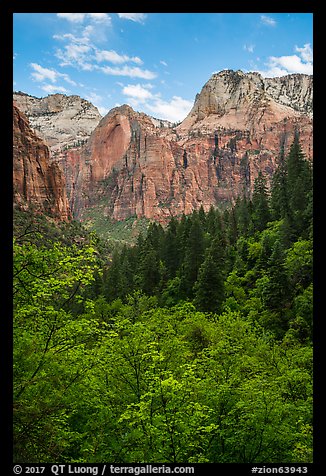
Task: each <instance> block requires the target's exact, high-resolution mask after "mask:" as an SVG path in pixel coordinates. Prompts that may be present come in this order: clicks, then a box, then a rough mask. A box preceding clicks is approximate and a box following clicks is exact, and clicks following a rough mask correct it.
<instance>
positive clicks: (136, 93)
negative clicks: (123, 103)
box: [122, 84, 154, 103]
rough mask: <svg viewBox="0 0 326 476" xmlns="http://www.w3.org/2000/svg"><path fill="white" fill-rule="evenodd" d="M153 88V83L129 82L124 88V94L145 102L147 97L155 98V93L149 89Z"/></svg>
mask: <svg viewBox="0 0 326 476" xmlns="http://www.w3.org/2000/svg"><path fill="white" fill-rule="evenodd" d="M151 88H152V85H151V84H148V85H145V84H144V85H141V84H128V85H127V86H124V88H123V89H122V94H124V95H125V96H128V97H129V98H133V99H135V100H136V101H139V102H140V103H141V102H144V101H145V100H146V99H151V98H153V97H154V96H153V94H152V93H151V92H150V91H149V89H151Z"/></svg>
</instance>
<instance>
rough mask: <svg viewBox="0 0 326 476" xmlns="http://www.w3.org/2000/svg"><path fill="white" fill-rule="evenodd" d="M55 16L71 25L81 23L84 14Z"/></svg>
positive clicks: (59, 14)
mask: <svg viewBox="0 0 326 476" xmlns="http://www.w3.org/2000/svg"><path fill="white" fill-rule="evenodd" d="M57 16H58V17H59V18H63V19H64V20H68V21H71V22H73V23H82V22H83V21H84V18H85V16H86V13H57Z"/></svg>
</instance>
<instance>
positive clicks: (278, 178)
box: [271, 150, 289, 220]
mask: <svg viewBox="0 0 326 476" xmlns="http://www.w3.org/2000/svg"><path fill="white" fill-rule="evenodd" d="M288 210H289V200H288V190H287V171H286V162H285V159H284V150H283V152H281V156H280V160H279V163H278V167H277V169H276V171H275V172H274V175H273V178H272V185H271V213H272V218H273V220H280V219H282V218H285V217H286V216H287V215H288Z"/></svg>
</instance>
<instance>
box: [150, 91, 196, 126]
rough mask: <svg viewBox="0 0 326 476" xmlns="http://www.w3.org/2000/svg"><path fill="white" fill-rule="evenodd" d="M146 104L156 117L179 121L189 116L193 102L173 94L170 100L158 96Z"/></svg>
mask: <svg viewBox="0 0 326 476" xmlns="http://www.w3.org/2000/svg"><path fill="white" fill-rule="evenodd" d="M146 106H147V109H149V110H150V111H151V112H152V113H153V114H154V115H155V117H158V118H159V119H166V120H168V121H171V122H177V121H182V120H183V119H184V118H185V117H186V116H187V114H188V113H189V111H190V109H191V108H192V106H193V103H192V102H191V101H188V100H187V99H183V98H181V97H179V96H173V97H172V99H171V100H170V101H164V100H163V99H160V98H157V99H156V100H155V101H154V102H152V103H146Z"/></svg>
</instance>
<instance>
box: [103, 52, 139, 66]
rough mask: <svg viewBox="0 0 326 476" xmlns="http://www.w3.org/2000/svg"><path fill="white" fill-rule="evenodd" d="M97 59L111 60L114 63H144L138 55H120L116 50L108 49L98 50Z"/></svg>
mask: <svg viewBox="0 0 326 476" xmlns="http://www.w3.org/2000/svg"><path fill="white" fill-rule="evenodd" d="M96 60H97V61H98V62H101V61H109V62H110V63H114V64H123V63H128V62H132V63H136V64H143V62H142V60H141V59H140V58H139V57H138V56H133V57H130V56H127V55H119V53H117V52H116V51H114V50H111V51H106V50H98V51H97V52H96Z"/></svg>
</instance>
